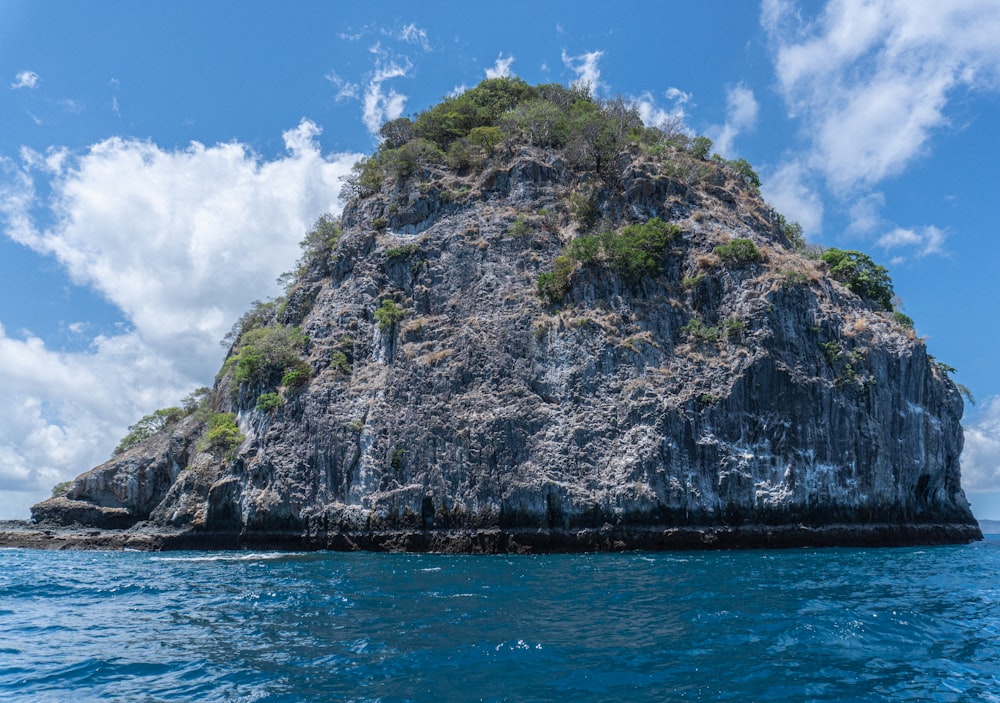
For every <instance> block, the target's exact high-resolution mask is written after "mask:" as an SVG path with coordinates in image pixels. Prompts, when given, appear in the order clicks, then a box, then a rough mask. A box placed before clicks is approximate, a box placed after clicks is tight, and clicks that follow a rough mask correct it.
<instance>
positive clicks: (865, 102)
mask: <svg viewBox="0 0 1000 703" xmlns="http://www.w3.org/2000/svg"><path fill="white" fill-rule="evenodd" d="M761 21H762V24H763V26H764V28H765V29H766V30H767V31H768V33H769V35H770V37H771V40H772V42H773V43H774V44H775V45H776V47H777V48H776V52H775V67H776V72H777V77H778V85H779V90H780V91H781V93H782V95H783V97H784V99H785V101H786V104H787V105H788V109H789V112H790V113H791V114H792V115H793V116H796V117H801V118H802V120H803V121H804V128H805V133H806V134H807V135H809V140H810V151H811V158H810V161H809V166H810V167H811V168H814V169H816V170H818V171H819V172H821V173H822V174H823V175H824V177H825V178H826V180H827V182H828V183H829V184H830V185H831V186H832V187H833V188H835V189H836V190H838V191H840V192H849V191H851V190H852V189H855V188H859V187H860V188H867V187H870V186H872V185H873V184H875V183H878V182H879V181H881V180H882V179H884V178H886V177H887V176H891V175H894V174H897V173H899V172H901V171H902V170H903V169H905V168H906V167H907V166H908V165H909V164H910V163H911V162H912V161H913V160H914V159H916V158H918V157H919V156H920V155H921V154H923V153H924V151H925V150H926V148H927V144H928V141H929V140H930V138H931V136H932V134H933V132H934V130H935V129H936V128H940V127H941V126H943V125H946V124H948V117H947V115H946V113H945V107H946V105H947V103H948V100H949V99H950V98H951V97H953V96H954V94H955V93H956V92H957V91H958V90H959V89H962V88H964V89H980V88H987V89H995V88H996V87H997V84H998V77H1000V43H998V42H997V41H996V37H997V36H1000V5H998V4H997V3H996V2H995V0H954V1H953V2H947V3H933V2H912V1H911V0H879V1H872V0H832V1H831V2H829V3H827V5H826V6H825V9H824V11H823V12H822V14H821V15H820V16H819V17H817V18H815V19H814V20H813V21H811V22H809V21H803V20H802V18H800V17H799V16H798V14H797V9H796V7H795V6H794V5H793V4H791V3H788V2H782V1H779V0H768V1H767V2H765V3H764V6H763V9H762V13H761Z"/></svg>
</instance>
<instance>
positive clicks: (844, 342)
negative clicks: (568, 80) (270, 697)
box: [0, 78, 981, 552]
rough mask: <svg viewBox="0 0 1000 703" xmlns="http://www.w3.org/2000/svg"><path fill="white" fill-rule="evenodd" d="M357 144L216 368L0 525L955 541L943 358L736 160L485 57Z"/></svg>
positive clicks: (967, 521) (694, 543)
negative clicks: (333, 201)
mask: <svg viewBox="0 0 1000 703" xmlns="http://www.w3.org/2000/svg"><path fill="white" fill-rule="evenodd" d="M382 136H383V138H384V139H383V141H382V143H381V146H380V148H379V149H378V151H377V152H376V153H375V154H373V155H372V156H371V157H370V158H368V159H366V160H364V161H362V162H361V163H359V164H358V165H357V166H356V167H355V170H354V173H353V175H352V177H351V178H350V179H349V181H348V182H347V185H346V191H347V193H346V195H347V196H348V198H349V199H348V200H347V203H346V205H345V208H344V211H343V214H342V216H341V217H340V218H339V219H337V218H332V217H323V218H321V219H320V220H319V221H318V222H317V223H316V226H315V227H314V229H313V230H312V231H311V232H310V233H309V234H308V235H307V236H306V239H305V240H304V242H303V255H302V258H301V260H300V261H299V263H298V267H297V269H296V270H295V271H293V272H291V273H290V274H289V276H288V277H287V287H286V293H285V294H284V295H283V296H282V297H280V298H278V299H276V300H272V301H268V302H266V303H259V304H256V305H255V306H254V307H253V308H252V309H251V310H249V311H248V312H247V313H246V314H245V315H244V316H243V318H242V319H241V320H240V321H239V322H238V323H237V325H236V326H235V327H234V330H233V334H232V340H231V341H232V345H231V347H230V350H229V353H228V357H227V359H226V362H225V364H224V365H223V367H222V369H221V370H220V372H219V374H218V376H217V377H216V380H215V383H214V387H213V388H211V389H202V391H200V392H198V393H195V394H193V395H192V396H191V397H189V398H188V399H187V400H186V401H185V403H184V407H180V408H167V409H164V410H162V411H157V413H155V414H153V415H151V416H148V417H147V418H143V420H142V421H141V422H140V423H137V425H135V426H133V428H132V431H131V432H130V435H129V436H128V437H126V438H125V439H124V440H123V441H122V444H121V445H120V446H119V448H118V449H117V450H116V453H115V455H114V456H113V457H112V459H111V460H110V461H108V462H107V463H105V464H102V465H101V466H98V467H96V468H94V469H91V470H90V471H88V472H86V473H84V474H82V475H81V476H79V477H78V478H76V479H75V480H73V481H71V482H69V484H68V485H65V486H63V487H62V488H60V489H59V490H58V491H57V495H55V496H54V497H53V498H51V499H48V500H45V501H43V502H41V503H39V504H38V505H36V506H34V507H33V509H32V524H31V525H29V526H23V525H22V526H20V527H19V528H17V529H14V528H9V529H7V530H6V531H4V528H2V527H0V542H4V543H8V544H12V543H24V544H31V545H33V546H55V547H60V546H63V547H88V546H90V547H137V548H144V549H166V548H245V547H255V548H290V549H370V550H435V551H446V552H509V551H536V552H541V551H583V550H618V549H637V548H638V549H673V548H725V547H764V546H802V545H901V544H935V543H961V542H968V541H971V540H975V539H979V538H981V534H980V531H979V527H978V526H977V524H976V521H975V519H974V518H973V515H972V513H971V511H970V508H969V505H968V503H967V501H966V499H965V496H964V494H963V492H962V488H961V483H960V465H959V455H960V453H961V450H962V441H963V440H962V428H961V425H960V419H961V416H962V410H963V401H962V397H961V393H960V389H959V388H958V387H957V386H956V384H955V383H954V382H953V381H952V380H951V379H950V378H949V375H948V370H949V368H948V367H947V366H946V365H945V364H942V363H939V362H936V361H935V360H934V359H933V358H932V357H930V356H929V355H928V354H927V351H926V348H925V344H924V342H923V341H922V340H921V339H920V338H918V337H917V335H916V334H915V332H914V330H913V328H912V322H911V321H910V320H909V319H908V318H907V317H906V316H905V315H903V314H902V313H899V312H897V311H895V310H894V309H893V299H892V286H891V281H890V280H889V278H888V275H887V273H886V271H885V269H884V268H882V267H880V266H878V265H876V264H875V263H874V262H873V261H872V260H871V259H870V258H868V257H867V256H866V255H864V254H861V253H860V252H854V251H841V250H837V249H830V250H826V251H823V250H821V249H819V248H818V247H811V246H809V245H807V244H806V243H805V242H804V241H803V239H802V236H801V228H799V227H797V226H796V225H795V224H793V223H790V222H788V221H786V220H785V218H783V217H782V216H781V215H779V214H778V213H776V212H775V211H774V210H773V209H772V208H771V207H770V206H768V205H767V204H766V203H765V202H764V201H763V200H762V199H761V197H760V194H759V190H758V189H759V185H760V184H759V181H758V179H757V175H756V174H755V173H754V171H753V169H752V168H751V167H750V165H749V164H747V163H746V162H745V161H742V160H739V161H729V160H726V159H723V158H720V157H718V156H713V155H712V154H711V142H710V141H709V140H707V139H705V138H692V137H690V136H689V135H687V134H685V133H682V132H679V131H671V130H662V129H654V128H650V127H646V126H644V125H643V124H642V121H641V120H640V119H639V117H638V114H637V113H636V111H635V110H634V109H633V108H632V107H630V106H629V105H628V104H627V103H624V102H623V101H620V100H615V101H607V102H602V101H596V100H594V99H592V98H591V97H590V96H589V95H588V94H587V93H586V92H585V91H581V90H575V89H570V88H566V87H563V86H559V85H542V86H534V87H533V86H529V85H527V84H525V83H523V82H522V81H520V80H517V79H505V78H500V79H491V80H487V81H484V82H483V83H481V84H480V85H479V86H477V87H476V88H473V89H471V90H469V91H466V92H465V93H463V94H462V95H459V96H456V97H453V98H448V99H446V100H445V101H443V102H442V103H441V104H439V105H437V106H435V107H433V108H431V109H429V110H427V111H425V112H423V113H421V114H420V115H418V116H416V117H415V118H414V119H408V118H400V119H398V120H394V121H392V122H390V123H387V124H386V125H385V126H384V127H383V129H382ZM18 529H19V530H20V532H18ZM17 534H20V535H21V537H20V542H19V541H18V538H17V536H16V535H17ZM12 535H13V536H12Z"/></svg>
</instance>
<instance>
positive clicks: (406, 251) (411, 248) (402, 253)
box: [385, 242, 420, 259]
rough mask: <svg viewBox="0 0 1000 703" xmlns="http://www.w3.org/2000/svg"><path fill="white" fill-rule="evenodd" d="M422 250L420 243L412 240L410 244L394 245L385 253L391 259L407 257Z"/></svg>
mask: <svg viewBox="0 0 1000 703" xmlns="http://www.w3.org/2000/svg"><path fill="white" fill-rule="evenodd" d="M418 251H420V245H419V244H417V243H415V242H412V243H410V244H402V245H400V246H398V247H392V248H390V249H386V250H385V255H386V256H387V257H388V258H390V259H406V258H409V257H411V256H413V255H414V254H416V253H417V252H418Z"/></svg>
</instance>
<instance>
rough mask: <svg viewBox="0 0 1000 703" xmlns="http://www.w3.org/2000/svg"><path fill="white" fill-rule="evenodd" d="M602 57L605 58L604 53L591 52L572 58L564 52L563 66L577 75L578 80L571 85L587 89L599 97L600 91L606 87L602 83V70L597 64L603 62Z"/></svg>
mask: <svg viewBox="0 0 1000 703" xmlns="http://www.w3.org/2000/svg"><path fill="white" fill-rule="evenodd" d="M602 56H604V52H603V51H590V52H588V53H585V54H580V55H579V56H570V55H569V54H567V53H566V51H565V50H563V52H562V62H563V65H564V66H566V68H568V69H569V70H571V71H572V72H573V73H575V74H576V79H575V80H573V82H572V83H571V85H572V86H574V87H578V88H586V89H587V90H589V91H590V94H591V95H597V92H598V90H601V89H603V87H604V84H603V83H601V70H600V68H599V67H598V66H597V62H598V61H600V60H601V57H602Z"/></svg>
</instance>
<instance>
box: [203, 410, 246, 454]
mask: <svg viewBox="0 0 1000 703" xmlns="http://www.w3.org/2000/svg"><path fill="white" fill-rule="evenodd" d="M243 440H244V436H243V433H242V432H240V428H239V426H238V425H237V424H236V415H235V414H233V413H213V414H212V415H210V416H209V418H208V429H207V431H206V432H205V436H204V437H203V438H202V440H201V443H200V444H199V447H198V448H199V450H200V451H203V452H204V451H212V450H225V452H226V458H227V459H232V458H233V456H234V454H235V452H236V449H237V447H239V446H240V444H241V443H242V442H243Z"/></svg>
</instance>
